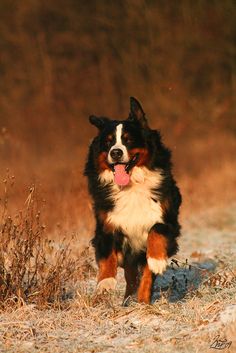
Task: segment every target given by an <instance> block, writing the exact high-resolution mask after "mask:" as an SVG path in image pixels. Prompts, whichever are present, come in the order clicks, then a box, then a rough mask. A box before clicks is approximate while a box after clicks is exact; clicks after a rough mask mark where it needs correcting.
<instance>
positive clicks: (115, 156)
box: [110, 148, 123, 162]
mask: <svg viewBox="0 0 236 353" xmlns="http://www.w3.org/2000/svg"><path fill="white" fill-rule="evenodd" d="M110 155H111V158H112V159H113V160H114V161H116V162H117V161H119V159H121V157H122V156H123V151H122V150H121V149H120V148H114V149H113V150H111V152H110Z"/></svg>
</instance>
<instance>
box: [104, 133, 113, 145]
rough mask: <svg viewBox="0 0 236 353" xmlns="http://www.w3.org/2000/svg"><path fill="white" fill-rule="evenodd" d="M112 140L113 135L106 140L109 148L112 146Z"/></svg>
mask: <svg viewBox="0 0 236 353" xmlns="http://www.w3.org/2000/svg"><path fill="white" fill-rule="evenodd" d="M112 140H113V137H112V135H108V136H107V138H106V141H105V144H106V146H107V147H109V146H110V145H111V143H112Z"/></svg>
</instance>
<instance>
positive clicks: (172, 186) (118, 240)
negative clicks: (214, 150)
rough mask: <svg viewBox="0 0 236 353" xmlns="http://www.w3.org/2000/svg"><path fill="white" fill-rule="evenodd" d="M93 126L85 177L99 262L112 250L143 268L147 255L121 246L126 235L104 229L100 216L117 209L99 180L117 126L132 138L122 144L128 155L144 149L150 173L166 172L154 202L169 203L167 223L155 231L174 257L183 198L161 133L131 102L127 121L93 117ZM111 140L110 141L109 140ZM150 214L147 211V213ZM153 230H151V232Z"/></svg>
mask: <svg viewBox="0 0 236 353" xmlns="http://www.w3.org/2000/svg"><path fill="white" fill-rule="evenodd" d="M90 122H91V123H92V124H93V125H95V126H96V127H97V128H98V135H97V136H96V137H95V138H94V140H93V141H92V143H91V145H90V147H89V153H88V159H87V163H86V166H85V171H84V173H85V175H86V176H87V178H88V187H89V192H90V194H91V196H92V199H93V208H94V214H95V217H96V231H95V236H94V238H93V241H92V244H93V246H94V248H95V252H96V259H97V261H99V260H100V259H102V258H106V257H108V256H109V254H110V253H111V250H112V249H116V250H118V251H123V254H124V262H126V261H128V262H133V261H135V262H136V263H137V264H141V265H142V264H144V263H145V261H146V257H145V252H144V251H140V253H136V252H134V251H132V249H131V248H130V246H129V245H127V246H126V247H125V248H124V247H123V246H122V244H123V241H124V238H125V234H122V233H121V231H120V229H116V230H115V231H114V232H109V231H107V230H106V228H105V227H104V222H103V220H101V218H100V217H99V214H100V213H101V212H105V213H107V212H109V211H111V210H112V209H113V208H114V206H115V205H114V201H113V200H112V188H111V185H109V184H106V185H104V184H101V182H100V180H99V172H100V171H99V164H98V158H99V155H100V154H101V153H102V152H108V151H109V149H110V147H111V145H112V144H114V140H113V137H112V136H113V135H114V131H115V128H116V126H117V125H118V124H120V123H123V129H124V131H125V132H127V133H128V134H129V136H130V137H131V138H130V140H129V141H127V143H126V141H123V143H124V144H125V145H126V147H127V149H128V151H129V150H131V149H133V148H145V149H147V150H148V152H149V155H150V158H149V160H148V162H147V164H146V165H145V166H146V167H147V168H148V169H150V170H155V169H157V168H159V169H162V171H163V176H164V178H163V182H162V184H161V186H160V187H159V188H157V189H155V190H153V200H154V201H155V200H156V201H157V200H158V201H160V202H163V203H164V202H166V204H167V207H166V208H165V211H164V217H163V218H164V223H156V224H154V225H153V227H152V230H155V231H157V232H158V233H161V234H162V235H164V236H165V237H166V238H167V243H168V249H167V253H168V256H173V255H174V254H175V253H176V252H177V250H178V245H177V237H178V236H179V235H180V225H179V223H178V213H179V207H180V204H181V195H180V192H179V189H178V187H177V186H176V183H175V180H174V178H173V175H172V164H171V152H170V150H169V149H168V148H166V147H165V146H164V144H163V143H162V139H161V136H160V133H159V132H158V131H156V130H152V129H150V128H149V126H148V124H147V119H146V117H145V114H144V112H143V110H142V108H141V106H140V104H139V103H138V102H137V101H136V100H135V99H134V98H131V111H130V114H129V117H128V119H127V120H124V121H117V120H109V119H108V118H105V117H99V118H97V117H94V116H92V117H90ZM109 135H110V140H109V141H107V136H109ZM147 212H148V210H147ZM150 230H151V229H150Z"/></svg>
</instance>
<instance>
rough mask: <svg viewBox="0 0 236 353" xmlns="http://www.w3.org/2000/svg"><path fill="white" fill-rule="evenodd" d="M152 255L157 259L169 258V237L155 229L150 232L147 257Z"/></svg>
mask: <svg viewBox="0 0 236 353" xmlns="http://www.w3.org/2000/svg"><path fill="white" fill-rule="evenodd" d="M148 257H152V258H153V259H157V260H164V259H166V258H167V239H166V237H164V236H163V235H161V234H158V233H156V232H154V231H152V232H150V233H149V234H148V239H147V258H148Z"/></svg>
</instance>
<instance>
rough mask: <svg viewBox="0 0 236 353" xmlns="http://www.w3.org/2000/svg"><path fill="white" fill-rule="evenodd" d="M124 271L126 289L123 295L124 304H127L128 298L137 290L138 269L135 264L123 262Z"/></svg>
mask: <svg viewBox="0 0 236 353" xmlns="http://www.w3.org/2000/svg"><path fill="white" fill-rule="evenodd" d="M124 273H125V280H126V290H125V296H124V302H123V304H124V305H127V303H128V301H129V300H128V298H129V297H130V298H131V297H132V295H134V294H135V293H136V292H137V289H138V285H139V271H138V265H137V264H133V263H132V264H130V263H125V264H124Z"/></svg>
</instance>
